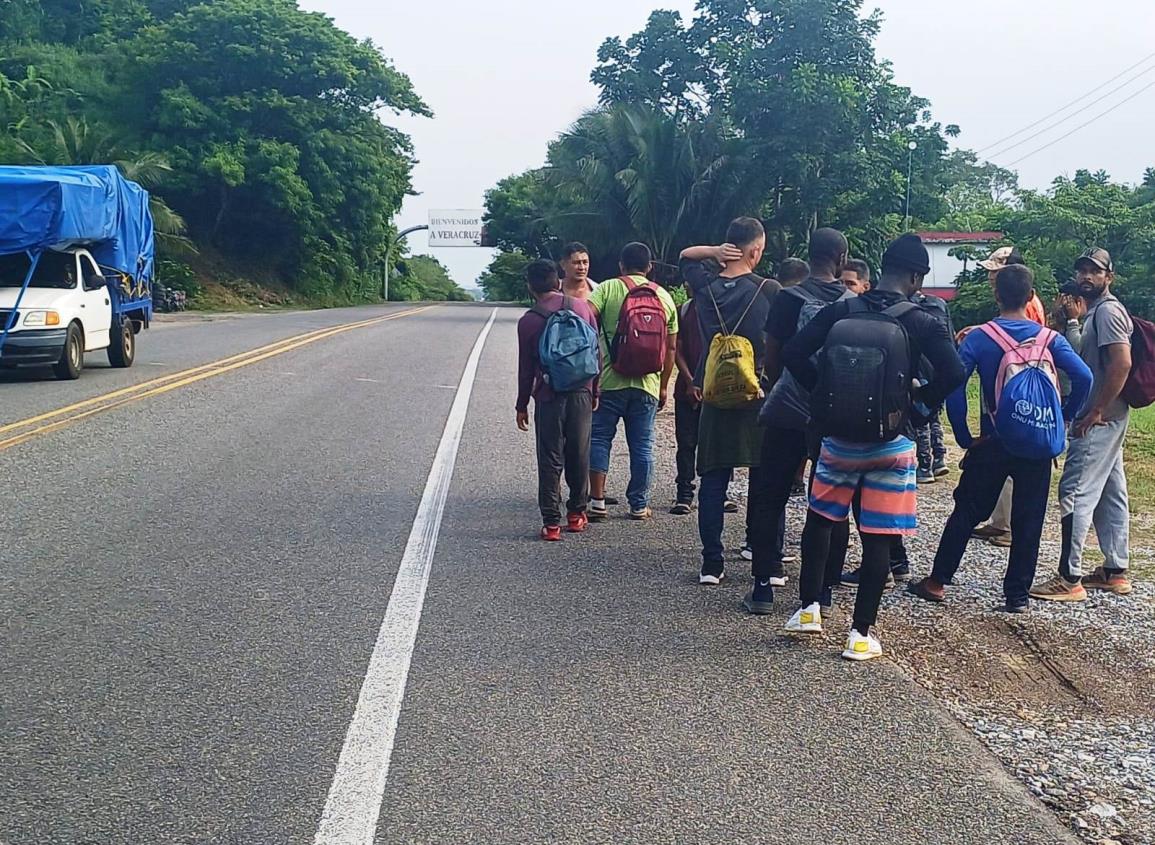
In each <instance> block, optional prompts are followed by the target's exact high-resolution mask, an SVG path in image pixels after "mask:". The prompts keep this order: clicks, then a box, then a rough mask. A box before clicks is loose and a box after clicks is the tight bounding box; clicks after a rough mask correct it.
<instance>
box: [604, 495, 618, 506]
mask: <svg viewBox="0 0 1155 845" xmlns="http://www.w3.org/2000/svg"><path fill="white" fill-rule="evenodd" d="M606 504H607V505H620V504H621V502H619V501H618V500H617V499H615V498H614V497H613V496H606Z"/></svg>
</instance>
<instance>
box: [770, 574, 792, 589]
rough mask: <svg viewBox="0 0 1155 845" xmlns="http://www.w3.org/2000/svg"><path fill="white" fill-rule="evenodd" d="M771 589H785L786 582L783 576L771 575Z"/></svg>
mask: <svg viewBox="0 0 1155 845" xmlns="http://www.w3.org/2000/svg"><path fill="white" fill-rule="evenodd" d="M767 580H769V581H770V586H771V587H785V586H786V581H787V580H788V579H787V578H786V576H785V575H771V576H770V577H769V579H767Z"/></svg>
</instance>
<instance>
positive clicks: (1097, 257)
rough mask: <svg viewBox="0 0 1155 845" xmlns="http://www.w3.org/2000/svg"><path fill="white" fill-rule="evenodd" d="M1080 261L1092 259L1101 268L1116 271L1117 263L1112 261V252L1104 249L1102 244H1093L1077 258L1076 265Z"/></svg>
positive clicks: (1110, 271)
mask: <svg viewBox="0 0 1155 845" xmlns="http://www.w3.org/2000/svg"><path fill="white" fill-rule="evenodd" d="M1080 261H1090V262H1091V263H1092V264H1094V265H1095V266H1096V267H1098V268H1099V269H1100V270H1106V271H1107V272H1108V273H1113V272H1114V271H1115V265H1114V264H1113V263H1111V253H1109V252H1107V250H1105V249H1103V248H1102V247H1101V246H1093V247H1091V248H1090V249H1088V250H1087V251H1086V252H1084V253H1083V254H1082V255H1080V256H1079V257H1078V258H1076V259H1075V266H1076V267H1078V266H1079V262H1080Z"/></svg>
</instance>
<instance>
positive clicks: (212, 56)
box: [0, 0, 429, 299]
mask: <svg viewBox="0 0 1155 845" xmlns="http://www.w3.org/2000/svg"><path fill="white" fill-rule="evenodd" d="M390 112H392V113H394V114H398V113H402V112H406V113H410V114H418V115H427V114H429V111H428V109H427V107H426V106H425V105H424V103H423V102H422V101H421V99H420V98H419V97H418V96H417V94H416V93H415V92H414V91H413V88H412V85H411V84H410V82H409V80H408V78H407V77H405V76H404V75H403V74H402V73H400V72H399V71H397V70H396V69H395V68H394V67H393V66H392V65H391V64H390V63H389V61H388V60H387V59H385V58H384V56H383V55H382V54H381V51H380V50H379V49H378V48H377V47H376V46H374V45H373V44H371V43H369V42H359V41H357V40H356V39H354V38H353V37H351V36H350V35H348V34H347V33H345V32H342V31H341V30H339V29H338V28H337V27H336V26H334V24H333V23H332V21H331V20H330V19H329V18H327V17H325V16H324V15H321V14H315V13H308V12H304V11H302V10H301V9H300V8H299V7H298V5H297V3H296V2H295V0H215V1H214V2H212V3H204V2H198V0H0V161H8V162H22V163H23V162H33V161H42V162H50V161H55V162H80V161H90V160H96V159H98V158H101V157H103V158H106V159H107V160H116V161H118V162H121V163H128V162H132V161H135V162H137V163H138V164H142V165H149V164H150V163H151V164H155V163H157V162H164V163H165V164H166V165H167V166H168V168H167V170H166V172H165V173H163V174H161V178H160V181H158V182H154V183H153V184H151V185H150V187H151V188H159V190H160V192H161V193H163V195H164V197H165V199H166V200H167V201H168V202H169V203H170V204H171V207H172V209H173V212H174V213H173V214H170V215H165V214H163V213H158V214H157V218H158V222H162V223H164V222H165V221H167V222H168V223H172V224H174V225H175V224H177V223H178V221H179V220H180V218H182V217H183V218H184V219H185V220H187V223H188V230H189V236H190V237H191V238H192V240H193V241H195V242H196V243H198V244H199V245H201V246H203V247H206V248H211V252H212V253H213V254H214V256H216V255H219V256H220V257H221V258H223V259H224V260H225V266H227V263H228V262H229V261H230V260H231V261H232V262H233V264H234V266H236V267H237V272H240V273H244V272H246V268H254V269H260V270H261V271H262V272H264V273H265V274H270V273H271V274H272V275H274V276H278V277H279V278H280V279H281V280H282V281H284V282H287V283H288V284H289V285H290V286H291V287H294V288H296V289H297V290H298V291H300V292H304V293H306V294H309V295H312V296H313V297H315V298H318V299H324V298H331V299H346V298H348V297H350V296H353V295H356V293H357V292H358V291H361V290H367V289H376V288H377V284H378V280H379V273H380V267H381V264H382V261H383V260H384V258H385V247H384V245H385V244H386V243H388V242H389V240H390V237H391V235H392V234H393V232H394V229H393V225H392V218H393V215H394V214H395V213H396V212H397V210H398V209H399V208H400V205H401V202H402V200H403V199H404V197H405V196H406V195H407V194H408V193H410V192H411V184H410V173H411V170H412V166H413V152H412V148H411V145H410V142H409V139H408V138H407V137H406V136H405V135H404V134H402V133H401V132H399V131H397V130H396V129H394V128H392V127H390V126H388V125H386V124H385V123H384V122H382V120H381V119H380V117H379V116H380V115H388V114H389V113H390ZM110 127H115V131H114V132H111V131H109V128H110ZM126 151H130V152H126ZM114 154H115V158H114ZM122 169H123V168H122ZM155 170H156V168H151V169H150V170H149V171H139V170H138V173H139V174H140V175H141V176H142V178H146V177H147V176H148V175H150V173H151V175H157V174H156V173H155ZM162 210H163V209H160V208H158V212H161V211H162ZM214 265H215V262H214ZM206 266H209V265H208V264H206Z"/></svg>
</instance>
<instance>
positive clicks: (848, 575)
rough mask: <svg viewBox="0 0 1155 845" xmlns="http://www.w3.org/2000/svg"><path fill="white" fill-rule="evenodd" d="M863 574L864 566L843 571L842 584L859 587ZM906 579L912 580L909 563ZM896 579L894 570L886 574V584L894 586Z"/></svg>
mask: <svg viewBox="0 0 1155 845" xmlns="http://www.w3.org/2000/svg"><path fill="white" fill-rule="evenodd" d="M861 575H862V567H861V566H860V567H858V569H852V570H851V571H849V572H843V573H842V579H841V582H842V586H844V587H855V588H857V587H858V582H859V578H860V577H861ZM906 580H907V581H909V580H910V566H909V565H908V566H907V568H906ZM894 581H895V577H894V570H891V571H890V572H888V573H887V574H886V586H888V587H893V586H894Z"/></svg>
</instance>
